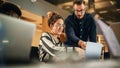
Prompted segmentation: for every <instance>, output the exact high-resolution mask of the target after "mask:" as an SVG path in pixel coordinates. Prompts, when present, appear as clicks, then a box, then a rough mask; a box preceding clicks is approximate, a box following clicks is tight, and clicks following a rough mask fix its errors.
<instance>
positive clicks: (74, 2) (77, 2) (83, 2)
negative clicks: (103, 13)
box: [73, 0, 85, 5]
mask: <svg viewBox="0 0 120 68" xmlns="http://www.w3.org/2000/svg"><path fill="white" fill-rule="evenodd" d="M75 4H77V5H81V4H85V1H84V0H74V1H73V5H75Z"/></svg>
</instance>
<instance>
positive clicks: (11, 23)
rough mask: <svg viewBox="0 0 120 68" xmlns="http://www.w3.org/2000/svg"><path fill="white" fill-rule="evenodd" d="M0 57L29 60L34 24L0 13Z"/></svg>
mask: <svg viewBox="0 0 120 68" xmlns="http://www.w3.org/2000/svg"><path fill="white" fill-rule="evenodd" d="M0 25H1V27H0V28H1V31H0V32H1V33H0V38H1V40H0V59H2V60H3V61H29V58H30V50H31V43H32V38H33V35H34V32H35V28H36V26H35V24H33V23H30V22H27V21H23V20H20V19H16V18H13V17H9V16H5V15H2V14H0Z"/></svg>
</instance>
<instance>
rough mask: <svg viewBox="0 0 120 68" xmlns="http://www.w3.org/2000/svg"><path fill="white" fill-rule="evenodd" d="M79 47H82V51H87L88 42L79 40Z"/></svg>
mask: <svg viewBox="0 0 120 68" xmlns="http://www.w3.org/2000/svg"><path fill="white" fill-rule="evenodd" d="M78 45H79V46H81V48H82V49H84V50H85V49H86V42H84V41H82V40H79V42H78Z"/></svg>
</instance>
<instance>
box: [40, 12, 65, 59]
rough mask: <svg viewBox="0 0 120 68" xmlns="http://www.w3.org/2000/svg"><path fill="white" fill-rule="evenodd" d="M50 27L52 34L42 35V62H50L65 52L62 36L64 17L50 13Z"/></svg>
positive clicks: (45, 33)
mask: <svg viewBox="0 0 120 68" xmlns="http://www.w3.org/2000/svg"><path fill="white" fill-rule="evenodd" d="M48 26H49V28H50V29H51V31H50V32H44V33H42V36H41V38H40V44H39V58H40V61H49V60H50V59H51V57H56V56H57V54H58V53H60V52H61V51H65V47H64V46H63V44H62V42H61V40H60V35H61V34H62V32H63V29H64V21H63V18H62V16H60V15H59V14H57V13H55V12H49V13H48Z"/></svg>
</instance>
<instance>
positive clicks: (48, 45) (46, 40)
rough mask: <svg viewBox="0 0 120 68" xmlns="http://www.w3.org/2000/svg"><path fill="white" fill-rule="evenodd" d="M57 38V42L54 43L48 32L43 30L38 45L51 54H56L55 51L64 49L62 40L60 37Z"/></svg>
mask: <svg viewBox="0 0 120 68" xmlns="http://www.w3.org/2000/svg"><path fill="white" fill-rule="evenodd" d="M58 40H59V42H58V43H56V41H55V39H54V38H53V37H52V36H51V34H50V33H47V32H44V33H42V36H41V39H40V43H39V45H40V46H42V48H43V49H44V50H45V51H46V52H47V53H48V54H50V55H51V56H56V54H57V52H61V51H65V47H64V46H63V44H62V42H61V41H60V39H58Z"/></svg>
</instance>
